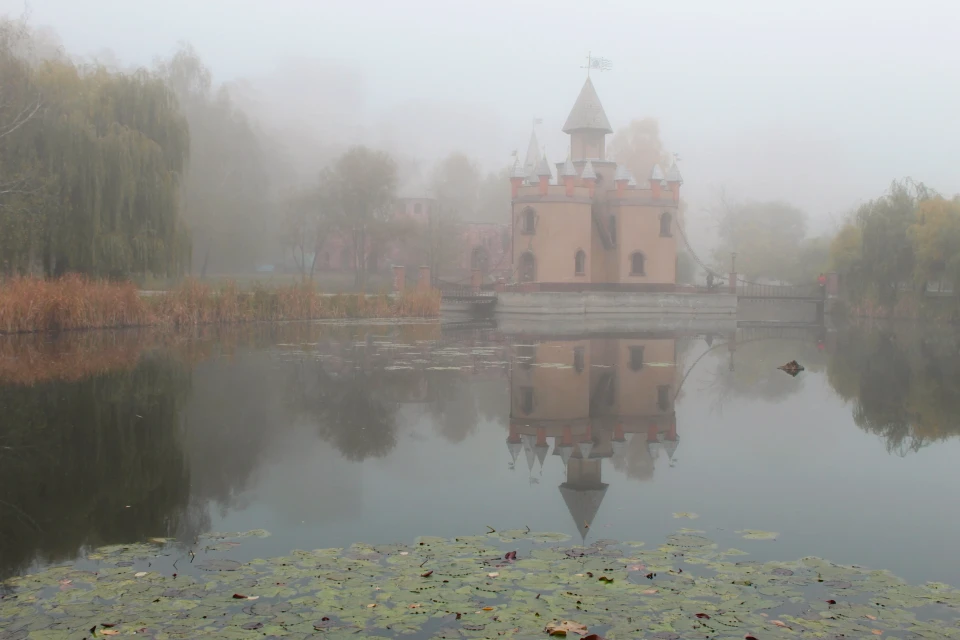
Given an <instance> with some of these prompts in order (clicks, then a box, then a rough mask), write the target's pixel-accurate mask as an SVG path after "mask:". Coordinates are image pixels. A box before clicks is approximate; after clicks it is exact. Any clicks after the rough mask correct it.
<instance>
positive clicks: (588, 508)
mask: <svg viewBox="0 0 960 640" xmlns="http://www.w3.org/2000/svg"><path fill="white" fill-rule="evenodd" d="M607 486H608V485H606V484H604V483H600V485H599V486H597V487H595V488H580V487H574V486H572V485H570V484H568V483H566V482H564V483H563V484H562V485H560V495H562V496H563V501H564V502H565V503H566V504H567V510H568V511H569V512H570V515H571V517H573V523H574V524H575V525H577V531H579V532H580V539H581V540H585V539H586V537H587V531H588V530H589V529H588V528H589V527H590V526H591V525H593V520H594V518H596V517H597V512H598V511H600V503H601V502H603V496H604V495H605V494H606V493H607Z"/></svg>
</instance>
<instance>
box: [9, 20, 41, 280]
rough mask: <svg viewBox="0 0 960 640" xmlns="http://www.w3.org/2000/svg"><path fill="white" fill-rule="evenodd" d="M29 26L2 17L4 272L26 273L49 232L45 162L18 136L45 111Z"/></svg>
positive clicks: (22, 137)
mask: <svg viewBox="0 0 960 640" xmlns="http://www.w3.org/2000/svg"><path fill="white" fill-rule="evenodd" d="M25 38H26V32H25V27H24V25H22V24H20V23H15V22H10V21H3V20H0V272H24V271H26V270H27V269H28V268H29V265H30V262H31V255H32V251H34V250H35V249H36V247H37V245H38V242H39V238H40V237H41V236H42V235H43V232H44V216H43V209H44V207H43V202H42V197H41V192H42V189H40V188H39V187H40V185H41V184H42V181H41V180H40V172H39V167H38V166H37V164H38V163H37V162H36V160H35V159H34V158H32V157H29V153H28V151H29V150H28V149H27V148H25V143H26V142H27V140H26V136H22V135H18V132H20V131H21V130H22V129H23V128H24V127H25V126H26V125H27V124H28V123H30V122H31V121H33V120H36V119H37V118H39V117H40V115H41V107H42V101H41V97H40V92H39V90H38V89H37V87H36V86H35V82H34V77H33V72H32V69H31V68H30V66H29V65H28V64H27V62H26V61H25V60H24V59H23V58H22V57H21V56H20V55H18V53H19V49H20V48H21V45H22V43H23V41H24V40H25Z"/></svg>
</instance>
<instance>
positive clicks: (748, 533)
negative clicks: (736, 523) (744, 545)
mask: <svg viewBox="0 0 960 640" xmlns="http://www.w3.org/2000/svg"><path fill="white" fill-rule="evenodd" d="M737 533H739V534H740V535H741V536H742V537H743V539H744V540H776V539H777V537H778V536H779V535H780V534H779V533H774V532H773V531H757V530H755V529H744V530H743V531H737Z"/></svg>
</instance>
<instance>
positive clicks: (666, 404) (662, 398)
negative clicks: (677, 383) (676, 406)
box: [657, 384, 670, 411]
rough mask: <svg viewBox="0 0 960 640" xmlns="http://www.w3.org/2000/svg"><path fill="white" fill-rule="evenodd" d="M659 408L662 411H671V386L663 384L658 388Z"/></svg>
mask: <svg viewBox="0 0 960 640" xmlns="http://www.w3.org/2000/svg"><path fill="white" fill-rule="evenodd" d="M657 408H658V409H660V411H667V410H669V409H670V385H667V384H662V385H660V386H659V387H657Z"/></svg>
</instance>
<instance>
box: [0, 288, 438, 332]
mask: <svg viewBox="0 0 960 640" xmlns="http://www.w3.org/2000/svg"><path fill="white" fill-rule="evenodd" d="M439 315H440V292H439V291H437V290H435V289H431V290H427V291H405V292H403V293H401V294H399V295H394V294H386V293H381V294H366V293H333V294H328V293H321V292H319V291H317V289H316V287H315V286H314V284H313V283H312V282H309V281H307V282H303V283H299V284H296V285H291V286H287V287H278V288H276V289H269V290H268V289H255V290H253V291H240V290H239V288H238V287H237V285H236V284H235V283H226V284H224V285H222V286H220V287H217V288H213V287H211V286H209V285H206V284H203V283H200V282H197V281H193V280H188V281H185V282H184V283H183V284H182V285H181V286H180V287H178V288H177V289H173V290H170V291H165V292H154V293H150V294H148V295H143V293H142V292H141V291H140V290H138V289H137V288H136V286H135V285H134V284H133V283H130V282H120V283H114V282H105V281H95V280H90V279H87V278H83V277H81V276H76V275H68V276H65V277H63V278H59V279H56V280H43V279H40V278H14V279H12V280H8V281H6V282H4V283H3V284H2V285H0V335H13V334H28V333H43V332H64V331H73V330H94V329H129V328H146V327H156V328H162V329H169V328H173V329H178V328H182V327H196V326H202V325H231V324H249V323H254V322H285V321H317V320H353V319H362V320H375V319H424V318H431V319H432V318H438V317H439Z"/></svg>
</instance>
